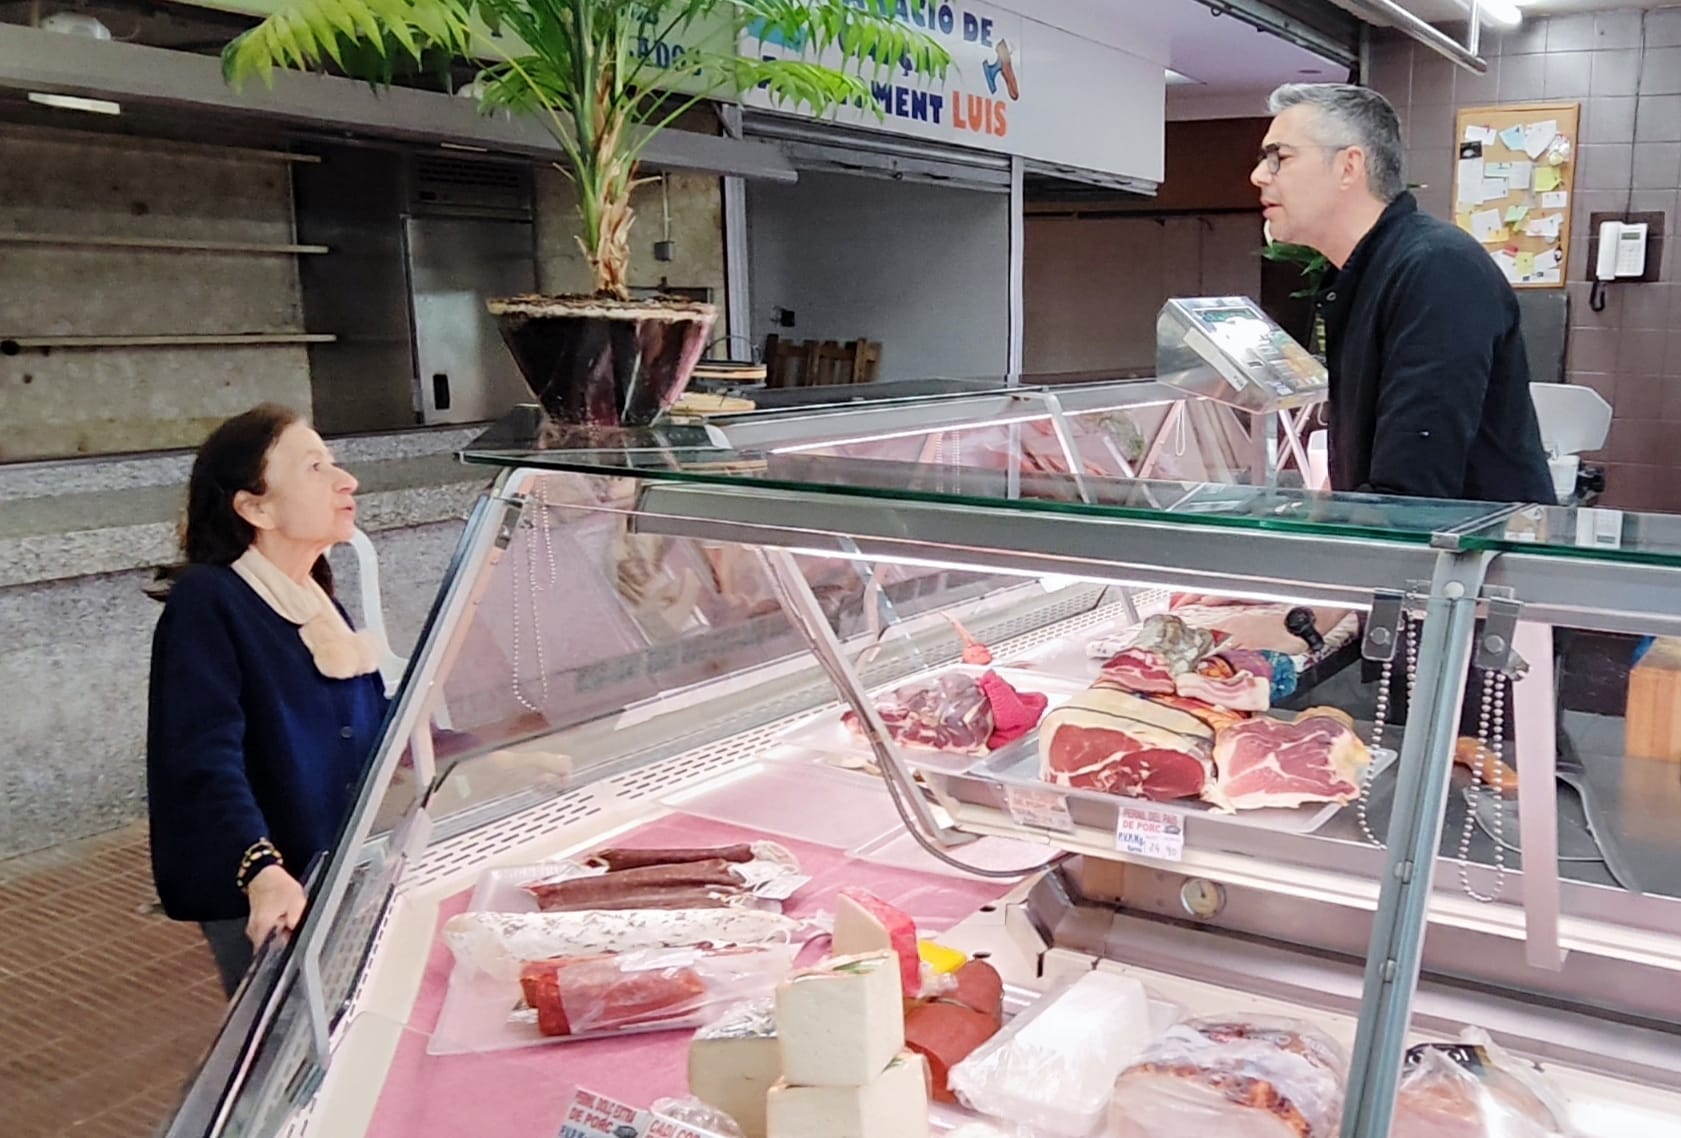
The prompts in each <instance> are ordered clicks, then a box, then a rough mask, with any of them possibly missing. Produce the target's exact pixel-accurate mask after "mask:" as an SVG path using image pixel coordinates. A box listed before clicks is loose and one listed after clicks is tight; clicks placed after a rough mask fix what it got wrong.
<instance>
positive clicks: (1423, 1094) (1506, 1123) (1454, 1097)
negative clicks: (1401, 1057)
mask: <svg viewBox="0 0 1681 1138" xmlns="http://www.w3.org/2000/svg"><path fill="white" fill-rule="evenodd" d="M1568 1117H1569V1113H1568V1110H1567V1108H1566V1106H1565V1104H1564V1102H1563V1100H1562V1099H1561V1098H1560V1097H1559V1096H1558V1094H1556V1093H1555V1092H1554V1090H1553V1088H1552V1087H1551V1086H1549V1085H1548V1083H1547V1080H1546V1078H1545V1077H1544V1076H1543V1075H1542V1073H1541V1071H1540V1069H1539V1068H1536V1067H1532V1066H1530V1065H1529V1064H1527V1063H1525V1062H1523V1061H1522V1060H1521V1059H1518V1058H1516V1057H1515V1056H1513V1055H1510V1054H1508V1053H1507V1052H1505V1051H1503V1050H1501V1049H1500V1048H1499V1047H1498V1046H1496V1045H1495V1043H1494V1041H1493V1040H1492V1039H1490V1038H1489V1037H1488V1035H1487V1033H1486V1032H1483V1031H1480V1030H1477V1029H1475V1028H1471V1029H1468V1030H1466V1031H1465V1032H1464V1033H1463V1034H1462V1035H1461V1036H1460V1042H1459V1043H1457V1044H1436V1043H1425V1044H1421V1045H1420V1046H1418V1047H1414V1048H1413V1049H1412V1050H1410V1051H1408V1052H1407V1068H1406V1070H1405V1071H1404V1072H1402V1074H1401V1088H1400V1092H1399V1094H1398V1095H1397V1096H1396V1098H1395V1122H1394V1125H1393V1126H1392V1127H1390V1131H1389V1133H1390V1136H1391V1138H1571V1134H1572V1132H1571V1130H1570V1126H1569V1123H1568V1121H1567V1119H1568Z"/></svg>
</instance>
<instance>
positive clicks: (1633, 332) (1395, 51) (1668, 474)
mask: <svg viewBox="0 0 1681 1138" xmlns="http://www.w3.org/2000/svg"><path fill="white" fill-rule="evenodd" d="M1643 16H1644V21H1645V28H1644V31H1645V36H1644V38H1645V49H1644V57H1645V58H1644V67H1642V66H1641V55H1642V48H1641V40H1642V18H1643ZM1483 54H1484V55H1485V56H1486V57H1487V59H1488V65H1489V66H1488V74H1486V75H1474V74H1472V73H1471V72H1468V71H1465V70H1463V69H1461V68H1458V67H1455V66H1453V65H1452V64H1450V63H1449V62H1448V61H1447V60H1446V59H1444V58H1443V57H1441V56H1439V55H1436V54H1435V53H1434V52H1431V51H1429V50H1428V49H1426V48H1423V47H1419V46H1416V45H1414V44H1413V42H1412V41H1411V40H1408V39H1404V38H1401V37H1398V36H1392V35H1390V34H1388V33H1385V34H1384V35H1383V36H1381V37H1380V38H1378V39H1377V40H1376V41H1375V42H1374V44H1373V51H1372V73H1371V76H1370V85H1371V86H1372V87H1374V88H1376V89H1377V90H1379V91H1382V92H1383V93H1384V94H1385V95H1387V96H1388V97H1389V98H1390V100H1391V101H1392V102H1393V103H1394V104H1395V107H1396V109H1397V110H1398V111H1399V112H1400V114H1401V121H1402V128H1403V130H1404V132H1405V137H1406V142H1407V163H1408V175H1407V176H1408V180H1409V181H1412V182H1423V183H1426V184H1427V188H1426V189H1423V190H1420V191H1419V195H1418V196H1419V201H1420V202H1421V204H1422V205H1423V206H1424V208H1426V209H1428V210H1429V211H1430V212H1432V213H1434V214H1436V215H1437V216H1440V217H1451V216H1452V194H1453V161H1454V159H1455V157H1456V147H1455V140H1454V121H1455V119H1454V113H1455V111H1456V110H1457V109H1458V108H1460V107H1474V106H1488V105H1491V104H1496V103H1524V102H1538V101H1549V102H1558V101H1579V102H1580V103H1581V104H1582V126H1581V135H1580V138H1579V140H1578V143H1579V146H1580V149H1579V151H1578V154H1577V167H1576V187H1575V189H1576V192H1575V195H1574V199H1573V206H1574V208H1573V210H1572V214H1571V246H1570V263H1569V272H1568V276H1567V280H1568V281H1569V285H1568V288H1569V290H1570V301H1571V304H1570V308H1571V316H1570V321H1571V329H1570V353H1569V369H1570V381H1571V382H1572V383H1582V384H1586V385H1588V386H1591V387H1593V388H1595V389H1597V390H1598V391H1599V392H1600V393H1601V394H1602V395H1604V396H1605V398H1606V399H1607V400H1608V401H1609V402H1610V403H1611V406H1612V410H1613V416H1614V418H1613V422H1612V426H1611V436H1610V438H1609V440H1608V441H1607V445H1606V447H1605V449H1604V450H1602V451H1600V452H1597V453H1595V454H1592V455H1587V456H1584V457H1585V458H1586V459H1587V460H1588V461H1591V462H1596V463H1601V464H1603V465H1604V466H1605V467H1606V470H1607V479H1608V482H1609V490H1608V492H1607V495H1606V504H1608V505H1615V506H1621V507H1624V508H1626V509H1646V510H1667V511H1675V512H1681V272H1678V271H1677V267H1676V263H1675V262H1676V255H1677V253H1681V241H1677V240H1675V239H1674V238H1671V240H1670V241H1669V242H1668V245H1669V247H1668V248H1667V249H1666V250H1665V256H1664V265H1663V279H1662V281H1661V283H1653V284H1624V285H1615V286H1612V287H1611V288H1610V289H1609V290H1608V297H1607V303H1606V307H1605V311H1604V312H1593V311H1591V310H1590V309H1589V307H1588V289H1589V284H1588V281H1587V280H1586V279H1585V278H1586V274H1587V238H1588V215H1589V214H1590V213H1593V212H1595V211H1599V212H1604V211H1620V210H1622V209H1624V208H1630V209H1634V210H1643V211H1644V210H1662V211H1663V212H1664V214H1665V215H1666V217H1665V229H1666V232H1669V233H1674V232H1675V229H1676V226H1677V225H1678V224H1681V221H1678V218H1681V214H1678V213H1677V205H1678V193H1681V8H1665V9H1655V10H1651V11H1647V12H1645V13H1642V12H1641V11H1639V10H1633V9H1622V10H1616V11H1609V12H1597V13H1587V14H1580V15H1568V16H1555V17H1551V18H1540V17H1535V18H1530V19H1526V20H1525V21H1524V23H1523V26H1522V27H1521V28H1519V29H1517V30H1515V31H1513V32H1511V33H1508V34H1507V35H1504V36H1498V37H1494V38H1493V39H1492V40H1488V41H1485V44H1484V47H1483ZM1637 81H1638V90H1637V89H1636V83H1637ZM1637 115H1638V119H1637ZM1672 329H1674V330H1673V331H1672Z"/></svg>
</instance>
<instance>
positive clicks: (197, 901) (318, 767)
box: [146, 565, 386, 921]
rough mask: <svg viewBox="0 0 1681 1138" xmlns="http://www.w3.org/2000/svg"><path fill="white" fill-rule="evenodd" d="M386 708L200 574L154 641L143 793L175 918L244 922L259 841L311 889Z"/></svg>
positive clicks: (161, 885) (183, 588)
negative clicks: (243, 879)
mask: <svg viewBox="0 0 1681 1138" xmlns="http://www.w3.org/2000/svg"><path fill="white" fill-rule="evenodd" d="M341 611H342V610H341ZM385 706H386V701H385V693H384V688H383V685H382V684H381V682H380V678H379V674H378V673H377V672H375V673H370V674H368V675H365V676H356V677H354V678H352V679H348V680H332V679H328V678H326V677H325V676H323V675H321V673H320V672H318V671H316V669H315V663H314V661H313V660H311V658H310V655H309V649H307V648H306V647H304V643H303V641H302V639H300V638H299V636H298V626H297V625H295V624H293V623H292V622H291V621H288V620H286V619H285V618H284V617H282V616H280V614H278V613H276V612H275V611H274V610H273V609H272V608H270V607H269V606H268V604H267V603H266V602H264V601H263V599H262V598H261V597H259V596H257V594H256V593H255V592H253V591H252V589H251V587H250V586H249V585H247V584H246V583H245V581H244V580H243V579H242V578H241V577H240V576H239V575H238V574H237V573H235V572H234V571H233V570H232V569H231V568H227V567H224V566H212V565H194V566H189V567H188V568H187V569H186V570H185V571H184V572H183V573H182V575H181V576H180V577H179V578H178V579H177V580H176V581H175V583H174V585H173V586H172V587H171V589H170V591H169V599H168V600H167V601H166V602H165V603H164V609H163V616H162V617H160V618H159V619H158V626H157V630H156V631H155V632H154V633H153V636H152V678H151V688H150V691H149V696H148V720H147V730H146V787H147V797H148V809H149V812H150V814H151V826H152V832H151V844H152V876H153V878H154V880H155V881H156V883H157V888H158V897H159V898H160V899H161V900H162V901H163V907H164V911H165V912H166V913H168V914H169V915H170V916H171V917H173V918H175V919H176V920H183V921H210V920H221V919H227V918H234V917H243V916H245V915H246V914H247V913H248V912H249V907H248V906H247V904H246V899H245V894H244V893H243V892H241V890H240V889H239V886H238V884H237V882H236V880H235V878H236V875H237V874H238V872H239V863H240V858H241V857H242V856H243V855H244V853H245V851H246V850H247V849H249V848H250V846H251V845H252V843H254V842H256V841H257V840H258V839H259V838H264V837H266V838H268V839H269V840H271V841H272V842H273V843H274V844H275V846H276V847H277V848H278V849H279V850H280V854H281V857H282V858H284V859H285V862H286V868H287V870H288V871H289V872H290V873H292V874H293V875H294V876H296V877H300V878H301V877H302V876H303V873H304V871H305V868H306V867H307V865H308V863H309V861H310V859H311V858H313V857H314V856H315V855H316V854H317V853H319V852H321V851H322V850H325V849H328V848H329V847H331V846H332V845H333V843H334V842H335V841H336V840H337V838H338V833H339V828H340V826H341V825H342V824H343V823H344V819H345V815H346V814H347V813H348V811H349V809H350V805H351V803H352V802H353V801H354V800H355V796H356V791H357V787H358V786H359V784H360V781H361V778H362V773H363V770H364V768H365V766H366V764H367V762H368V759H369V757H370V756H371V754H372V751H373V747H374V744H375V743H376V742H377V741H378V738H379V729H380V725H381V722H382V720H383V719H384V717H385Z"/></svg>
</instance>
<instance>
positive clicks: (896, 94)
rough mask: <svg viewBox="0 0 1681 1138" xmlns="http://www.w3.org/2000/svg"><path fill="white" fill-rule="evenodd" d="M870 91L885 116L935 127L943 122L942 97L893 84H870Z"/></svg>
mask: <svg viewBox="0 0 1681 1138" xmlns="http://www.w3.org/2000/svg"><path fill="white" fill-rule="evenodd" d="M870 91H871V93H872V94H873V95H874V96H875V101H876V102H877V103H879V104H880V105H881V109H882V112H883V113H885V114H889V115H892V116H894V117H895V118H901V119H909V120H910V121H911V122H931V123H934V124H936V125H938V124H940V123H941V122H942V121H944V120H943V119H942V117H941V116H942V115H943V114H944V112H945V106H946V97H945V96H944V95H941V94H937V93H935V92H933V91H924V90H922V89H921V88H918V87H901V86H899V85H898V84H895V83H871V84H870Z"/></svg>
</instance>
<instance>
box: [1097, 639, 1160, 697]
mask: <svg viewBox="0 0 1681 1138" xmlns="http://www.w3.org/2000/svg"><path fill="white" fill-rule="evenodd" d="M1097 683H1098V684H1099V685H1103V686H1106V687H1113V688H1116V689H1118V690H1120V691H1129V692H1137V693H1138V694H1140V695H1144V694H1149V693H1152V692H1159V693H1161V694H1163V695H1172V694H1174V692H1175V690H1176V688H1175V686H1174V679H1173V673H1172V672H1171V671H1169V670H1168V664H1167V661H1165V660H1163V659H1162V658H1161V657H1160V656H1157V655H1156V654H1155V653H1154V652H1151V651H1149V650H1147V649H1144V648H1128V649H1127V650H1126V651H1124V652H1117V653H1116V654H1115V655H1113V656H1111V657H1109V659H1108V660H1106V661H1104V664H1103V669H1102V670H1101V671H1100V672H1099V673H1098V675H1097Z"/></svg>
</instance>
